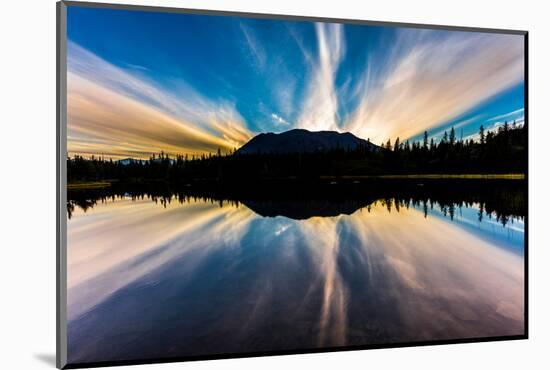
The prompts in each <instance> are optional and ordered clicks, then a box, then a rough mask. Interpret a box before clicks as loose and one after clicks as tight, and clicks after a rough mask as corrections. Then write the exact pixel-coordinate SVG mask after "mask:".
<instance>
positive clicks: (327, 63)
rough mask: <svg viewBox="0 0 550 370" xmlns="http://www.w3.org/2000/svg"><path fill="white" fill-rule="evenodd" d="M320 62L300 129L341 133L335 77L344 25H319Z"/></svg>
mask: <svg viewBox="0 0 550 370" xmlns="http://www.w3.org/2000/svg"><path fill="white" fill-rule="evenodd" d="M315 31H316V35H317V48H318V57H317V58H318V59H317V60H316V61H315V63H316V64H315V70H314V72H313V76H312V77H311V80H310V81H309V86H308V88H307V95H306V98H305V101H304V102H303V103H302V109H301V113H300V117H299V119H298V122H297V126H298V127H301V128H305V129H308V130H312V131H319V130H338V124H337V123H338V98H337V95H336V89H335V78H336V72H337V70H338V66H339V64H340V62H341V60H342V58H343V56H344V53H345V44H344V34H343V27H342V25H341V24H331V23H316V24H315Z"/></svg>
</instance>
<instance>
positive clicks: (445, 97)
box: [344, 30, 524, 142]
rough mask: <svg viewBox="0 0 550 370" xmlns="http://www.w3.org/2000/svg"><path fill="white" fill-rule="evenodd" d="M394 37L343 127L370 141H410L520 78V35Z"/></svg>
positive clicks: (423, 33)
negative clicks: (386, 54)
mask: <svg viewBox="0 0 550 370" xmlns="http://www.w3.org/2000/svg"><path fill="white" fill-rule="evenodd" d="M398 35H399V36H398V38H397V40H396V41H395V42H394V43H393V44H392V45H388V47H389V48H391V53H389V54H388V55H389V56H388V57H387V58H386V60H382V61H380V60H377V61H376V63H385V64H386V67H384V68H383V69H382V71H383V72H382V73H381V74H380V75H379V76H372V75H371V74H370V71H371V68H369V66H367V68H366V71H365V73H364V76H363V77H362V81H363V82H362V83H363V85H362V88H361V90H362V97H361V102H360V104H359V105H358V107H357V109H356V110H355V112H354V113H353V114H352V116H351V119H350V121H349V122H346V123H345V125H344V128H345V130H350V131H352V132H354V133H355V134H357V135H359V136H362V137H370V138H371V140H373V141H374V142H382V141H384V140H387V139H388V138H395V137H397V136H399V137H401V138H402V139H406V138H410V137H413V136H415V135H417V134H419V133H421V132H423V131H424V130H427V129H430V128H432V127H436V126H438V125H440V124H442V123H444V122H446V121H448V120H451V119H453V118H454V117H457V116H459V115H460V114H461V113H464V112H466V111H467V110H468V109H471V108H473V107H475V106H476V105H478V104H480V103H481V102H483V101H484V100H486V99H488V98H490V97H492V96H494V95H496V94H497V93H499V92H502V91H503V90H505V89H507V88H509V87H512V86H513V85H515V84H517V83H519V82H521V81H522V80H523V78H524V65H523V64H524V63H523V56H524V50H523V38H522V37H521V36H511V35H496V34H481V33H467V32H448V31H433V30H430V31H427V30H426V31H419V30H401V31H400V32H399V34H398ZM369 63H375V61H374V60H369ZM378 67H380V66H378Z"/></svg>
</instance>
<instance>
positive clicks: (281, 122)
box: [271, 113, 290, 126]
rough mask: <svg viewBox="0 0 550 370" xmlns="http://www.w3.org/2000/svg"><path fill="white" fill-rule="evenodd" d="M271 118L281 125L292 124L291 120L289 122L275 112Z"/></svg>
mask: <svg viewBox="0 0 550 370" xmlns="http://www.w3.org/2000/svg"><path fill="white" fill-rule="evenodd" d="M271 118H272V119H273V121H275V123H277V124H279V125H285V126H289V125H290V122H288V121H287V120H285V119H284V118H283V117H281V116H279V115H277V114H275V113H271Z"/></svg>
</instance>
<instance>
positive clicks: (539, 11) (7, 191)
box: [0, 0, 550, 370]
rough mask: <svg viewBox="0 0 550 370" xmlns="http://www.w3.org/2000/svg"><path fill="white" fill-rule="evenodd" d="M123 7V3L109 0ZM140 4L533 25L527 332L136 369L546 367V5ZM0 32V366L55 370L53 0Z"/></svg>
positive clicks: (29, 8) (16, 5)
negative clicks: (511, 337)
mask: <svg viewBox="0 0 550 370" xmlns="http://www.w3.org/2000/svg"><path fill="white" fill-rule="evenodd" d="M112 2H117V1H112ZM126 2H128V3H134V4H144V5H166V6H174V7H188V8H203V9H204V8H207V9H220V10H236V11H246V12H263V13H279V14H296V15H310V16H321V17H335V18H354V19H368V20H380V21H400V22H414V23H431V24H445V25H459V26H478V27H489V28H512V29H526V30H529V31H530V35H529V38H530V53H529V73H530V79H529V85H530V86H529V87H530V88H529V100H530V106H529V108H530V115H529V125H530V166H529V167H530V168H529V171H530V196H529V197H530V203H529V207H530V209H529V217H530V219H529V229H530V230H529V231H530V233H529V239H530V245H529V250H530V274H529V281H530V294H529V295H530V307H529V308H530V310H529V315H530V339H529V340H524V341H511V342H494V343H482V344H461V345H445V346H432V347H420V348H403V349H385V350H370V351H358V352H357V351H355V352H341V353H328V354H315V355H295V356H281V357H267V358H252V359H235V360H223V361H202V362H191V363H184V364H182V363H176V364H161V365H148V366H138V367H132V369H136V370H137V369H176V368H177V369H199V370H210V369H222V370H237V369H239V370H240V369H245V370H246V369H257V368H262V369H277V370H279V369H281V368H319V369H359V368H365V367H370V368H374V369H377V368H390V369H392V368H403V367H406V368H407V369H423V370H427V369H441V368H446V369H461V370H463V369H477V368H497V369H517V368H521V367H525V368H529V369H536V368H545V369H549V368H550V360H549V359H548V354H549V352H550V333H549V331H550V326H549V317H550V303H549V302H550V298H549V297H550V289H548V284H547V282H548V281H549V279H550V274H549V271H550V245H549V243H547V239H548V238H547V237H546V236H547V235H548V234H547V233H548V229H547V228H548V227H549V226H548V216H547V214H546V212H544V211H545V210H547V209H548V207H549V204H548V192H546V193H545V192H544V190H548V189H549V183H548V169H549V168H550V165H549V163H548V162H549V161H550V156H549V155H548V148H549V147H550V132H549V127H550V117H549V115H548V110H549V109H550V99H549V98H550V94H549V93H548V88H549V85H550V81H549V78H548V77H549V73H548V72H549V70H550V37H549V23H550V20H549V19H548V15H549V12H548V10H547V6H545V5H547V4H545V3H546V2H544V1H526V0H523V1H513V2H512V1H505V0H490V1H488V0H474V1H470V0H453V1H443V0H439V1H438V0H433V1H428V0H402V1H397V0H372V1H365V0H363V1H358V0H355V1H353V0H335V1H324V2H322V1H321V0H316V1H313V0H310V1H304V0H301V1H300V0H269V1H258V0H256V1H254V0H224V1H220V0H218V1H216V0H202V1H188V0H185V1H184V0H179V1H178V0H172V1H135V0H134V1H132V0H127V1H126ZM1 9H2V10H1V22H0V37H1V44H0V50H2V53H1V56H0V65H1V67H0V73H1V79H0V88H1V92H2V97H1V98H2V99H1V102H2V103H1V105H0V151H1V156H0V158H1V162H0V163H1V167H0V174H1V175H0V176H1V177H0V186H1V189H0V207H1V208H0V210H1V212H0V221H1V223H0V225H1V227H0V231H1V232H0V253H1V255H0V263H1V268H0V274H1V276H0V278H1V280H0V281H1V283H2V285H1V286H2V295H1V297H2V304H1V305H0V310H1V312H0V320H1V321H0V324H1V325H0V336H1V341H2V342H1V343H0V353H1V356H0V367H1V368H5V369H19V368H21V369H39V368H50V369H51V368H53V366H54V358H55V205H56V199H55V125H56V123H55V22H56V20H55V1H54V0H23V1H16V0H11V1H5V2H3V3H2V7H1ZM545 228H546V230H545Z"/></svg>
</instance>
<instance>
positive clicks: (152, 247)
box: [67, 180, 526, 363]
mask: <svg viewBox="0 0 550 370" xmlns="http://www.w3.org/2000/svg"><path fill="white" fill-rule="evenodd" d="M327 187H330V186H329V185H327ZM359 188H360V189H362V190H361V191H359V190H357V189H359ZM402 188H404V189H405V190H403V189H402ZM128 189H130V190H128ZM354 189H355V190H354ZM365 189H366V190H365ZM399 189H402V190H399ZM231 194H233V196H231ZM249 194H250V196H248V197H247V196H246V191H244V190H242V191H241V192H240V193H239V192H233V193H232V192H231V191H230V190H228V189H225V190H223V189H222V190H219V191H205V190H193V189H183V190H177V191H174V190H171V189H163V190H162V191H150V190H143V189H138V190H135V189H133V188H127V189H125V188H124V187H119V188H116V189H102V190H96V191H90V192H86V191H84V192H78V191H77V192H69V195H68V199H69V201H68V211H69V212H68V247H67V248H68V249H67V250H68V281H67V289H68V354H69V362H70V363H80V362H98V361H116V360H139V359H150V358H161V357H162V358H170V357H182V356H195V355H212V354H228V353H251V352H262V351H288V350H290V351H294V350H307V349H319V348H333V347H341V346H364V345H377V344H398V343H409V342H422V341H434V340H453V339H465V338H486V337H495V336H514V335H523V334H524V294H525V292H524V233H525V227H524V221H525V213H526V205H525V203H526V200H525V186H524V183H523V182H518V181H512V180H510V181H508V182H487V181H485V182H483V185H482V186H480V185H479V184H478V183H472V182H471V181H468V180H464V181H462V182H458V183H457V182H454V183H452V184H449V183H441V182H431V183H418V181H415V182H413V183H411V184H408V185H407V186H402V183H400V184H399V185H395V184H394V185H393V186H386V185H384V184H383V185H382V186H373V187H370V188H369V187H368V186H365V185H362V184H350V185H349V188H347V189H344V190H341V189H339V190H338V191H331V192H327V193H326V194H319V193H316V192H312V191H307V190H305V191H303V192H300V193H299V194H297V195H296V194H294V195H293V194H291V193H289V192H286V193H285V196H277V194H276V193H274V192H267V193H264V194H257V192H250V193H249ZM335 194H337V195H335Z"/></svg>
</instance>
